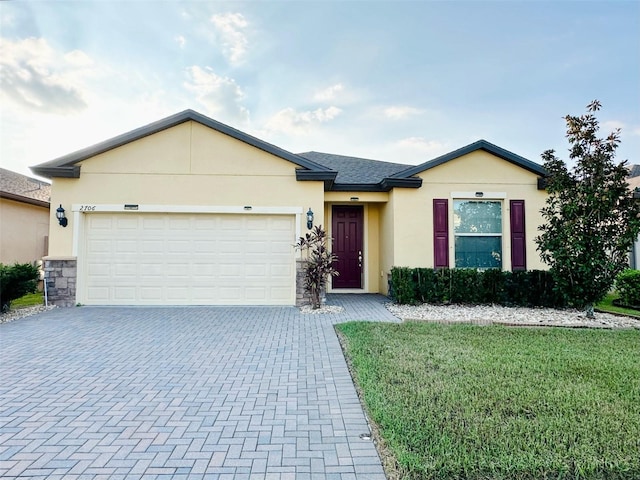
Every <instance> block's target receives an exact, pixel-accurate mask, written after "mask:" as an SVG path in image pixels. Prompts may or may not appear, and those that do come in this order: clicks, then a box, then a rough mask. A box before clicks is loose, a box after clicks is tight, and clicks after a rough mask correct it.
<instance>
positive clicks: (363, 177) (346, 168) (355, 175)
mask: <svg viewBox="0 0 640 480" xmlns="http://www.w3.org/2000/svg"><path fill="white" fill-rule="evenodd" d="M298 156H300V157H304V158H306V159H308V160H311V161H312V162H315V163H319V164H320V165H324V166H325V167H327V168H329V169H331V170H335V171H336V172H338V176H337V177H336V179H335V182H336V183H342V184H357V183H379V182H381V181H382V180H383V179H385V178H387V177H390V176H391V175H393V174H395V173H398V172H400V171H402V170H405V169H407V168H409V167H411V165H405V164H402V163H391V162H382V161H380V160H370V159H367V158H358V157H348V156H345V155H334V154H332V153H322V152H304V153H299V154H298Z"/></svg>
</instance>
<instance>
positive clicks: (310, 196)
mask: <svg viewBox="0 0 640 480" xmlns="http://www.w3.org/2000/svg"><path fill="white" fill-rule="evenodd" d="M295 168H296V165H295V164H293V163H291V162H289V161H287V160H284V159H281V158H278V157H276V156H274V155H271V154H269V153H267V152H265V151H263V150H260V149H258V148H255V147H251V146H249V145H247V144H245V143H244V142H241V141H239V140H236V139H233V138H231V137H228V136H226V135H224V134H221V133H220V132H217V131H215V130H212V129H209V128H206V127H204V126H202V125H200V124H198V123H195V122H187V123H185V124H180V125H178V126H176V127H173V128H171V129H168V130H165V131H162V132H160V133H157V134H154V135H151V136H148V137H144V138H142V139H139V140H137V141H135V142H132V143H129V144H126V145H123V146H121V147H118V148H115V149H113V150H110V151H108V152H105V153H103V154H100V155H97V156H95V157H93V158H90V159H87V160H85V161H83V162H82V168H81V175H80V178H78V179H75V178H54V179H53V188H52V199H51V202H52V203H51V205H55V206H56V207H57V206H58V205H59V204H62V205H63V207H64V208H65V210H66V211H67V217H68V218H69V226H68V227H67V228H62V227H60V226H58V225H57V221H55V211H54V212H53V213H52V226H51V234H50V250H49V254H50V256H53V257H56V256H57V257H68V256H72V255H73V254H74V248H73V242H74V228H75V225H74V223H75V222H74V212H72V206H74V205H75V206H78V205H87V206H93V205H118V204H120V205H124V204H135V205H167V206H176V205H181V206H185V205H187V206H188V205H192V206H211V205H214V206H235V207H238V206H239V207H244V206H247V207H299V208H301V209H304V211H305V212H306V211H307V209H308V208H311V209H312V210H313V211H314V212H315V219H314V223H315V224H324V214H323V212H324V191H323V184H322V182H309V181H307V182H299V181H297V180H296V177H295ZM54 210H55V209H54ZM81 215H82V214H81ZM304 223H306V221H305V222H303V224H304ZM301 228H303V226H301Z"/></svg>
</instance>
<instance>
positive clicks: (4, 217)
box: [0, 198, 49, 265]
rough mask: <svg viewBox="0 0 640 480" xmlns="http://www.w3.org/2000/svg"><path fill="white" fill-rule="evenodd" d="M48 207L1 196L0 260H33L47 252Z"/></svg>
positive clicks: (7, 261) (4, 261) (24, 261)
mask: <svg viewBox="0 0 640 480" xmlns="http://www.w3.org/2000/svg"><path fill="white" fill-rule="evenodd" d="M48 234H49V209H48V208H45V207H39V206H36V205H31V204H28V203H23V202H17V201H15V200H9V199H6V198H0V263H3V264H5V265H6V264H14V263H33V262H35V261H36V260H40V259H42V257H43V256H45V255H46V254H47V251H46V248H47V235H48Z"/></svg>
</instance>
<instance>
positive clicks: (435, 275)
mask: <svg viewBox="0 0 640 480" xmlns="http://www.w3.org/2000/svg"><path fill="white" fill-rule="evenodd" d="M413 272H414V274H413V280H414V283H415V288H416V300H417V301H419V302H421V303H442V302H446V301H448V300H449V281H450V278H451V271H450V270H449V269H446V268H441V269H438V270H434V269H433V268H415V269H413Z"/></svg>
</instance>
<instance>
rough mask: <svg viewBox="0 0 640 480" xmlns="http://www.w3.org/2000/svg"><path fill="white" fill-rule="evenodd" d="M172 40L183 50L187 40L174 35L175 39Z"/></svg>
mask: <svg viewBox="0 0 640 480" xmlns="http://www.w3.org/2000/svg"><path fill="white" fill-rule="evenodd" d="M173 39H174V40H175V41H176V43H177V44H178V46H179V47H180V48H184V46H185V44H186V43H187V40H186V39H185V38H184V37H183V36H182V35H176V36H175V37H173Z"/></svg>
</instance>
